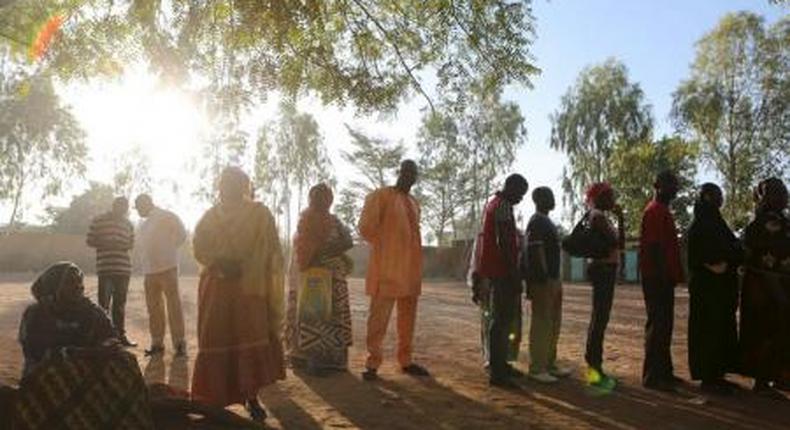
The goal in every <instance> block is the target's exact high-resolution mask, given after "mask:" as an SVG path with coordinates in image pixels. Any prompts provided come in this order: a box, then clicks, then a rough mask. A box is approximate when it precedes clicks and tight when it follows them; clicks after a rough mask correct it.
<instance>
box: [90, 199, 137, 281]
mask: <svg viewBox="0 0 790 430" xmlns="http://www.w3.org/2000/svg"><path fill="white" fill-rule="evenodd" d="M86 243H87V244H88V246H90V247H91V248H96V273H98V274H99V275H110V274H119V275H129V274H131V273H132V262H131V259H130V257H129V251H130V250H131V249H132V247H133V246H134V227H133V226H132V223H131V222H130V221H129V220H128V219H127V218H126V217H120V216H115V215H113V214H112V213H109V212H108V213H105V214H102V215H99V216H97V217H96V218H94V219H93V221H92V222H91V225H90V228H89V229H88V235H87V239H86Z"/></svg>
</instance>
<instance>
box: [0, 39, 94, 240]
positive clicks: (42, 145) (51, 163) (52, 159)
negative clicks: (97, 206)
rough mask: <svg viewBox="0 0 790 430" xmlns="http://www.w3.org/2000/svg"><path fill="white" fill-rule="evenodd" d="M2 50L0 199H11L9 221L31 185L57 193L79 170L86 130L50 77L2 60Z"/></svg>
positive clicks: (44, 194)
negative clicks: (80, 125)
mask: <svg viewBox="0 0 790 430" xmlns="http://www.w3.org/2000/svg"><path fill="white" fill-rule="evenodd" d="M2 54H3V52H0V61H2V63H0V66H2V67H0V165H1V166H2V167H0V201H3V200H10V202H11V205H12V210H11V217H10V220H9V223H8V224H9V226H10V227H11V228H13V226H14V223H15V222H16V221H17V219H18V217H19V214H20V211H21V208H22V207H23V201H24V200H23V197H24V195H25V194H26V193H27V192H28V191H30V190H31V189H36V190H37V191H38V190H40V191H41V197H42V198H43V197H47V196H51V195H55V194H57V193H59V192H60V191H61V189H62V188H63V186H64V184H65V183H66V182H67V181H69V180H70V179H72V178H74V177H77V176H80V175H82V172H83V171H84V165H83V162H84V159H85V157H86V153H87V150H86V147H85V144H84V133H83V131H82V129H81V128H80V127H79V124H78V123H77V121H76V119H75V118H74V117H73V116H72V114H71V111H70V110H69V108H68V107H66V106H63V105H61V103H60V100H59V99H58V96H57V95H56V94H55V91H54V89H53V86H52V82H51V80H50V79H49V78H47V77H45V76H41V75H35V74H30V72H29V71H28V70H26V69H22V68H19V67H15V66H14V65H13V64H11V63H10V62H7V61H5V60H6V57H5V56H3V55H2Z"/></svg>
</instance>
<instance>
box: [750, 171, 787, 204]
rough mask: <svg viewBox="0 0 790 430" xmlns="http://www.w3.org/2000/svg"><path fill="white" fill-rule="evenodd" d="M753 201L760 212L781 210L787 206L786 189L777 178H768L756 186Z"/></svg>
mask: <svg viewBox="0 0 790 430" xmlns="http://www.w3.org/2000/svg"><path fill="white" fill-rule="evenodd" d="M754 195H755V200H757V206H758V208H760V209H762V210H780V211H781V210H782V209H784V208H783V207H780V206H782V205H786V204H787V187H786V186H785V184H784V182H782V180H781V179H779V178H775V177H774V178H768V179H766V180H764V181H762V182H760V184H759V185H758V186H757V189H756V190H755V193H754Z"/></svg>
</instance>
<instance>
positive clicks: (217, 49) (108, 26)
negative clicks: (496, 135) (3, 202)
mask: <svg viewBox="0 0 790 430" xmlns="http://www.w3.org/2000/svg"><path fill="white" fill-rule="evenodd" d="M2 9H3V11H2V12H3V13H1V14H0V34H3V35H4V36H5V37H0V40H6V41H16V42H14V43H13V44H14V45H15V46H17V48H20V49H19V50H20V51H24V48H26V44H27V43H28V41H31V40H33V39H34V38H35V37H36V34H37V32H38V31H39V30H40V29H41V27H42V25H44V24H45V23H46V21H47V20H48V19H49V18H51V17H53V16H62V17H63V18H64V22H63V25H62V27H61V34H59V36H58V37H57V38H56V39H55V40H54V43H53V44H52V46H51V47H50V52H49V53H48V54H47V55H46V56H45V62H46V65H47V67H51V68H52V69H53V70H55V71H56V72H57V73H58V74H59V75H60V76H62V77H65V78H89V77H93V76H114V75H117V74H119V73H120V72H121V71H122V70H123V68H124V67H125V65H126V64H130V63H133V62H135V61H138V60H140V59H143V60H145V61H146V62H147V63H148V64H149V65H150V67H151V69H152V70H154V71H156V72H158V73H160V74H161V75H162V76H163V77H165V78H166V79H169V80H171V81H174V82H184V81H192V82H193V83H197V84H198V86H199V87H200V88H203V89H204V90H205V95H206V98H207V101H208V102H209V105H211V106H212V107H213V108H216V109H218V110H220V111H230V110H234V109H236V108H238V107H239V106H244V105H245V104H248V103H251V102H255V101H257V100H259V99H261V98H263V97H265V96H266V95H267V94H268V93H269V92H270V91H272V90H280V91H282V92H283V93H284V94H286V95H289V96H295V95H297V94H299V93H301V92H304V91H313V92H315V93H317V94H319V95H320V97H321V99H322V100H323V101H324V102H325V103H338V104H345V103H348V102H353V103H354V104H355V105H356V107H357V108H359V109H360V110H361V111H374V110H392V109H394V108H395V107H396V106H397V104H398V102H399V101H401V100H402V99H403V98H404V97H406V96H409V95H411V94H415V93H418V94H421V95H422V96H423V97H425V98H426V100H428V103H432V102H431V101H430V99H429V98H428V95H427V94H428V92H429V89H426V88H425V86H424V81H426V80H428V77H429V76H430V74H435V77H436V78H437V79H432V80H433V81H436V82H438V83H439V85H440V86H444V87H451V86H468V85H469V84H470V83H475V84H476V85H479V86H481V87H482V88H485V89H486V90H493V89H498V88H503V87H504V86H505V85H508V84H511V83H516V84H522V85H527V86H529V85H530V84H531V81H530V79H531V77H532V76H533V75H534V74H535V73H537V71H538V70H537V69H536V67H535V66H534V65H533V60H532V57H531V55H530V52H529V48H530V46H531V44H532V41H533V38H534V18H533V16H532V9H531V1H529V0H518V1H517V0H458V1H449V0H376V1H372V0H324V1H322V0H305V1H280V0H276V1H273V0H265V1H247V0H216V1H204V2H197V1H192V0H119V1H108V0H29V1H17V2H12V3H10V4H7V5H5V6H2Z"/></svg>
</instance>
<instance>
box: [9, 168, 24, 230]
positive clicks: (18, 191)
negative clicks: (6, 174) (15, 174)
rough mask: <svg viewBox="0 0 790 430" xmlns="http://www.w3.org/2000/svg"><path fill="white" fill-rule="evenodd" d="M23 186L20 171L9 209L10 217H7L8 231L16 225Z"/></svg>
mask: <svg viewBox="0 0 790 430" xmlns="http://www.w3.org/2000/svg"><path fill="white" fill-rule="evenodd" d="M24 188H25V175H24V173H23V172H20V175H19V181H18V182H17V187H16V190H14V204H13V209H12V210H11V217H10V218H9V219H8V231H13V230H14V229H15V227H16V217H17V214H18V212H19V205H20V203H21V202H22V191H23V189H24Z"/></svg>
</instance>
